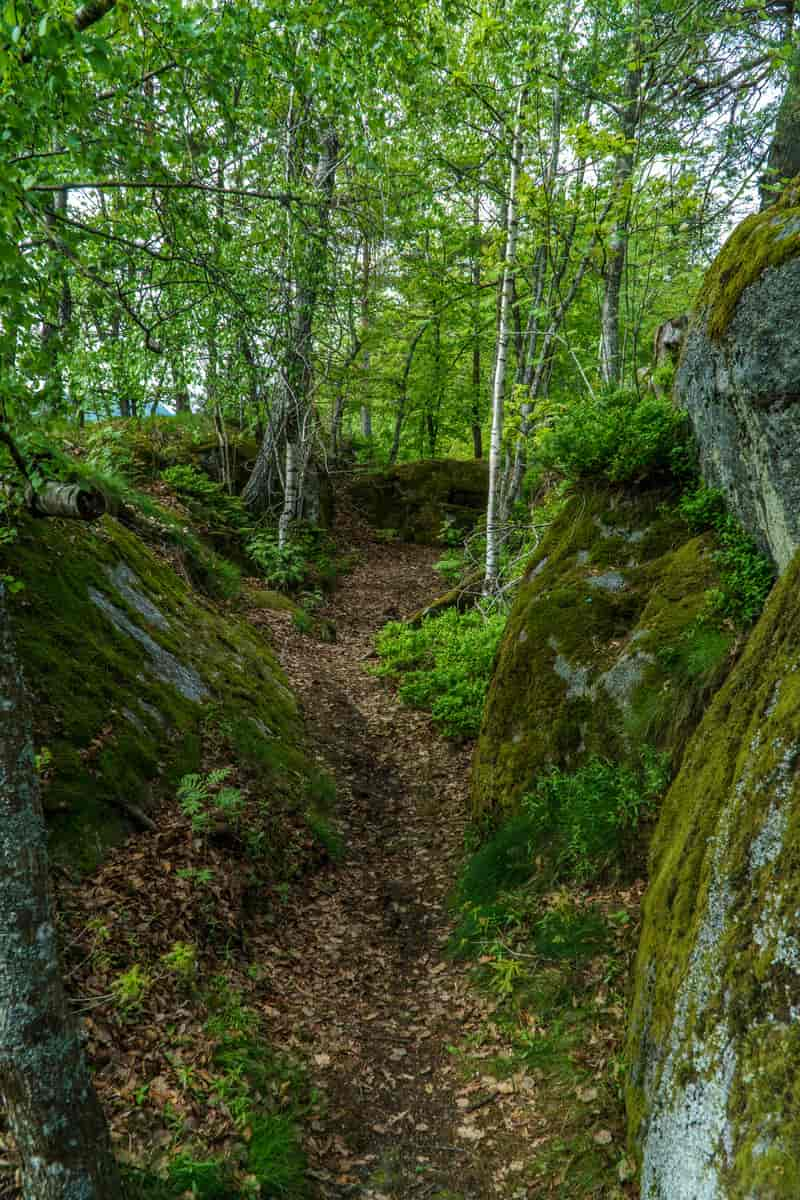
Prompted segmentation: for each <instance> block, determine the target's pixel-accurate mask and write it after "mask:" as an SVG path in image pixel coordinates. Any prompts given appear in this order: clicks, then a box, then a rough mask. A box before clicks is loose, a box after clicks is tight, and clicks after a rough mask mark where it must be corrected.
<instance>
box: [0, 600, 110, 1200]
mask: <svg viewBox="0 0 800 1200" xmlns="http://www.w3.org/2000/svg"><path fill="white" fill-rule="evenodd" d="M0 711H2V715H3V722H2V728H1V729H0V822H2V829H3V837H2V839H0V1092H2V1095H3V1098H4V1100H5V1104H6V1108H7V1112H8V1119H9V1122H10V1125H11V1128H12V1131H13V1133H14V1137H15V1138H16V1141H17V1147H18V1149H19V1152H20V1155H21V1157H22V1172H23V1189H24V1195H25V1198H26V1200H119V1197H120V1196H121V1195H122V1191H121V1183H120V1179H119V1175H118V1172H117V1167H116V1164H115V1162H114V1158H113V1155H112V1153H111V1145H110V1140H109V1135H108V1129H107V1126H106V1123H105V1119H104V1116H103V1112H102V1110H101V1108H100V1105H99V1103H98V1100H97V1097H96V1095H95V1092H94V1088H93V1087H92V1082H91V1079H90V1077H89V1072H88V1069H87V1066H86V1062H85V1059H84V1055H83V1051H82V1047H81V1042H80V1036H79V1033H78V1028H77V1026H76V1023H75V1021H74V1019H73V1018H72V1015H71V1013H70V1012H69V1009H68V1007H67V1001H66V997H65V995H64V989H63V986H62V983H61V974H60V970H59V962H58V953H57V948H56V931H55V919H54V912H53V903H52V898H51V894H50V889H49V882H48V873H47V844H46V833H45V825H44V818H43V816H42V808H41V803H40V799H39V788H38V780H37V775H36V766H35V761H34V754H33V746H32V744H31V737H30V723H29V719H28V711H27V704H26V698H25V690H24V684H23V678H22V671H21V668H20V665H19V662H18V659H17V656H16V651H15V648H14V642H13V638H12V633H11V628H10V624H9V619H8V615H7V612H6V608H5V597H4V593H3V588H2V585H0Z"/></svg>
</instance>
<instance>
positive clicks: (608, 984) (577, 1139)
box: [449, 748, 667, 1200]
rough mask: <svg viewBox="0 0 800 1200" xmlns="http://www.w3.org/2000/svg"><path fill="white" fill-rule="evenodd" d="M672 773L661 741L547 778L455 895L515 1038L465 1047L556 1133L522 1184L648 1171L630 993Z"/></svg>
mask: <svg viewBox="0 0 800 1200" xmlns="http://www.w3.org/2000/svg"><path fill="white" fill-rule="evenodd" d="M666 783H667V764H666V761H665V759H664V758H663V757H662V756H660V755H658V754H657V753H656V752H655V751H653V750H651V749H648V748H645V750H644V751H643V753H642V755H641V758H640V760H639V762H638V764H636V765H635V766H626V765H623V764H612V763H608V762H605V761H603V760H600V759H593V760H590V761H589V762H588V763H586V764H585V765H584V766H583V767H581V768H579V769H578V770H576V771H574V772H571V773H569V772H565V771H553V772H551V773H549V774H546V775H542V776H539V777H538V779H536V780H535V781H534V783H533V785H532V787H531V790H530V792H529V793H528V795H527V796H526V797H525V799H524V801H523V803H522V807H521V810H520V811H519V812H518V813H517V814H516V815H514V816H512V817H511V818H510V819H508V820H507V821H506V822H505V823H504V824H503V825H502V826H501V827H500V828H499V829H497V830H495V831H494V833H493V834H492V835H491V836H490V837H489V838H488V840H486V841H485V843H484V844H483V845H482V846H479V847H478V848H477V849H476V850H475V851H474V853H473V854H472V855H471V857H470V858H469V859H468V861H467V862H466V863H465V866H464V868H463V870H462V873H461V876H460V879H459V882H458V885H457V888H456V891H455V894H454V898H453V902H454V906H455V909H456V915H457V927H456V929H455V932H454V933H453V935H452V937H451V941H450V947H449V948H450V952H451V954H452V955H453V956H455V957H458V958H464V959H468V960H469V959H471V960H472V961H473V962H474V964H475V966H474V976H475V980H476V982H477V984H478V985H479V986H480V987H481V988H483V989H484V990H485V991H486V992H487V993H489V995H490V996H491V997H492V1000H493V1008H492V1015H491V1025H492V1027H493V1028H494V1030H495V1031H499V1032H500V1033H501V1034H502V1035H503V1039H504V1041H505V1044H506V1046H507V1047H508V1049H507V1050H506V1051H505V1053H504V1054H503V1055H502V1056H500V1057H498V1058H497V1059H495V1060H491V1059H490V1060H488V1061H487V1059H486V1057H485V1052H484V1051H483V1050H482V1049H481V1038H480V1035H478V1036H477V1037H474V1038H473V1043H472V1045H469V1044H468V1045H467V1046H465V1047H464V1048H463V1049H459V1051H458V1053H459V1054H460V1055H462V1056H463V1065H464V1069H465V1070H466V1071H467V1072H468V1073H472V1074H474V1075H475V1076H476V1077H479V1078H481V1080H482V1081H483V1080H484V1079H485V1076H486V1073H487V1069H488V1071H489V1072H490V1073H491V1074H493V1075H495V1076H496V1077H497V1078H498V1079H505V1078H508V1077H509V1076H510V1077H512V1078H513V1079H514V1081H515V1085H514V1086H518V1087H531V1086H532V1087H535V1090H536V1093H537V1097H538V1098H539V1100H538V1110H539V1113H540V1116H541V1120H542V1126H543V1127H544V1128H545V1129H547V1130H553V1129H555V1130H557V1136H548V1137H547V1138H543V1139H542V1145H541V1146H540V1147H538V1148H537V1153H536V1154H535V1155H533V1156H531V1158H530V1160H529V1161H528V1162H527V1163H526V1165H525V1174H524V1176H520V1183H521V1184H522V1183H523V1182H524V1183H526V1184H528V1185H529V1186H532V1187H533V1188H534V1189H539V1188H545V1189H546V1190H547V1193H548V1194H550V1192H551V1189H552V1188H553V1187H555V1188H556V1191H557V1194H558V1195H559V1196H561V1197H563V1198H564V1200H573V1198H574V1200H584V1198H585V1197H586V1196H588V1195H602V1196H603V1197H605V1198H606V1200H612V1198H614V1197H619V1198H621V1197H623V1196H626V1195H629V1194H630V1193H629V1191H628V1190H627V1185H628V1183H629V1181H630V1180H632V1178H633V1176H634V1174H635V1167H634V1164H633V1163H632V1161H631V1160H630V1159H629V1157H628V1155H627V1153H626V1150H625V1120H624V1106H623V1099H622V1084H623V1079H624V1063H623V1059H622V1044H623V1039H624V1013H625V1004H626V997H625V991H626V986H627V978H628V974H629V970H630V964H631V961H632V956H633V954H634V951H635V943H636V914H637V911H638V903H639V898H640V892H641V885H640V884H639V883H638V882H637V881H636V875H637V871H638V870H640V868H641V866H642V863H641V857H642V856H641V853H640V851H639V844H640V843H641V841H642V836H641V831H640V825H641V823H642V822H646V821H647V820H649V818H650V817H651V816H652V814H653V811H654V807H655V805H656V802H657V800H658V797H659V795H660V793H661V792H662V791H663V789H664V787H665V786H666ZM637 831H638V832H637ZM494 1040H496V1036H495V1037H494ZM473 1052H474V1053H475V1055H476V1057H475V1058H474V1061H473V1059H472V1057H471V1055H472V1053H473ZM536 1194H537V1195H539V1194H544V1191H542V1192H541V1193H540V1191H539V1190H536Z"/></svg>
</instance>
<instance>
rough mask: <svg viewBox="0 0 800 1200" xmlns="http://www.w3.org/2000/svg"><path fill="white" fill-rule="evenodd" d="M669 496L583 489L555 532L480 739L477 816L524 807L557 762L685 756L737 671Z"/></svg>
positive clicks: (707, 566) (703, 560) (536, 569)
mask: <svg viewBox="0 0 800 1200" xmlns="http://www.w3.org/2000/svg"><path fill="white" fill-rule="evenodd" d="M674 499H675V497H674V495H673V494H672V493H671V492H668V491H665V490H664V489H651V490H648V491H641V490H638V491H634V490H631V491H627V492H625V491H622V490H620V489H619V488H617V489H612V488H609V487H599V488H597V489H594V490H593V489H590V488H583V489H581V490H580V491H578V492H577V493H576V494H574V495H573V497H572V498H571V499H570V501H569V502H568V503H567V505H566V506H565V508H564V509H563V510H562V511H561V513H560V515H559V516H558V517H557V519H556V520H555V521H554V522H553V524H552V525H551V526H550V528H549V530H548V532H547V534H546V536H545V537H544V538H543V539H542V542H541V544H540V546H539V548H538V551H537V553H536V556H535V557H534V559H533V560H532V562H531V565H530V567H529V569H528V572H527V575H526V577H525V579H524V581H523V583H522V585H521V587H520V590H519V593H518V595H517V598H516V601H515V604H514V607H513V610H512V612H511V616H510V618H509V622H508V626H507V628H506V631H505V634H504V636H503V641H502V643H501V646H500V650H499V654H498V661H497V664H496V668H495V673H494V677H493V680H492V684H491V687H490V691H489V696H488V701H487V706H486V712H485V716H484V721H483V726H482V729H481V734H480V738H479V741H478V746H477V751H476V756H475V765H474V773H473V809H474V812H475V815H476V816H480V815H482V814H484V813H486V812H488V811H491V810H492V809H494V808H496V807H510V808H513V807H514V805H515V804H516V802H517V801H518V800H519V798H520V796H521V795H523V794H524V793H525V791H526V790H527V789H528V787H529V786H530V783H531V781H532V779H533V777H534V776H535V775H536V774H538V773H539V772H541V771H542V770H544V769H546V768H547V767H549V766H560V767H562V766H563V767H574V766H577V765H578V764H579V763H580V762H581V761H584V760H585V759H586V758H587V757H589V756H591V755H592V754H598V755H601V756H603V757H608V758H612V759H618V760H624V759H625V758H628V757H631V756H633V755H635V754H637V753H638V751H639V749H640V747H641V745H642V743H645V742H646V743H649V744H651V745H655V746H658V747H660V748H663V749H667V750H670V751H672V752H673V755H674V757H675V758H677V757H678V755H679V753H680V751H681V749H682V747H683V745H684V744H685V741H686V738H687V736H688V734H689V732H690V731H691V729H692V728H693V727H694V725H695V724H696V722H697V720H698V719H699V715H700V711H701V710H702V706H703V703H704V701H705V699H706V698H707V696H708V694H709V693H710V691H711V690H713V688H714V687H715V686H717V684H718V683H719V681H720V679H721V678H722V677H723V676H724V673H725V670H726V669H727V661H728V658H729V655H728V651H729V649H730V645H731V641H732V638H731V636H730V635H728V634H726V633H723V632H720V631H717V630H710V629H708V628H705V627H703V626H702V625H700V624H698V617H699V616H700V614H701V612H702V611H703V609H704V607H705V606H706V592H707V590H708V589H709V588H711V587H713V586H715V584H716V583H717V582H718V576H717V570H716V566H715V563H714V558H713V548H712V544H711V541H710V538H709V536H708V535H703V536H700V537H692V536H691V535H690V533H689V532H688V530H687V527H686V525H685V524H684V523H683V522H682V521H681V520H680V519H679V518H678V517H676V515H675V513H674V507H673V505H674Z"/></svg>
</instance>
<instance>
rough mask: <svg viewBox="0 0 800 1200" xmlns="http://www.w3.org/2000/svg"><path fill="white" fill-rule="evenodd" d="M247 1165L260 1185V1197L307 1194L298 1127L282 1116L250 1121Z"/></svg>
mask: <svg viewBox="0 0 800 1200" xmlns="http://www.w3.org/2000/svg"><path fill="white" fill-rule="evenodd" d="M247 1165H248V1168H249V1170H250V1172H251V1173H252V1174H253V1175H255V1176H256V1178H257V1179H258V1181H259V1183H260V1184H261V1192H262V1195H265V1196H275V1197H276V1200H284V1198H285V1200H300V1198H301V1197H303V1196H306V1195H308V1187H307V1184H306V1158H305V1154H304V1153H303V1150H302V1147H301V1144H300V1138H299V1136H298V1132H297V1127H296V1126H295V1124H294V1123H293V1121H292V1120H291V1118H290V1117H287V1116H285V1115H284V1114H282V1113H274V1114H271V1115H269V1116H265V1117H260V1118H257V1119H256V1120H255V1121H254V1122H253V1125H252V1134H251V1138H250V1146H249V1153H248V1159H247Z"/></svg>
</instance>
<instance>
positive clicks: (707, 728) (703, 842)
mask: <svg viewBox="0 0 800 1200" xmlns="http://www.w3.org/2000/svg"><path fill="white" fill-rule="evenodd" d="M798 587H800V557H795V559H794V560H793V562H792V564H791V565H790V567H789V568H788V569H787V571H786V572H785V574H784V577H783V579H782V580H781V581H780V582H779V584H778V586H777V587H776V589H775V590H774V592H773V594H772V597H771V598H770V601H769V603H768V605H767V608H766V610H765V612H764V614H763V616H762V617H761V620H760V622H759V624H758V625H757V627H756V629H755V630H754V632H753V634H752V635H751V637H750V640H749V642H748V644H747V647H746V649H745V652H744V654H743V656H742V658H741V660H740V661H739V663H738V664H737V665H736V666H735V668H734V669H733V671H732V672H731V674H730V676H729V678H728V680H727V682H726V683H725V684H724V686H723V687H722V688H721V690H720V691H719V692H718V693H717V695H716V696H715V698H714V700H713V702H712V704H711V706H710V707H709V709H708V711H707V713H706V715H705V717H704V719H703V721H702V723H701V724H700V726H699V728H698V729H697V731H696V733H695V734H694V736H693V738H692V740H691V742H690V744H689V746H688V748H687V750H686V753H685V756H684V759H683V765H682V767H681V770H680V773H679V775H678V777H677V778H676V780H675V782H674V784H673V786H672V788H671V790H670V792H669V794H668V796H667V798H666V801H665V804H664V807H663V811H662V816H661V819H660V823H659V826H658V829H657V832H656V835H655V839H654V843H653V846H652V878H651V884H650V889H649V892H648V895H647V900H646V904H645V911H644V925H643V933H642V939H641V945H640V949H639V955H638V962H637V967H636V973H635V994H634V1002H633V1012H632V1021H631V1027H630V1046H629V1061H630V1063H631V1075H630V1081H629V1085H628V1089H627V1100H628V1110H629V1118H630V1124H631V1130H632V1136H633V1140H634V1143H635V1146H636V1149H637V1152H638V1153H639V1154H640V1156H641V1158H642V1192H641V1194H642V1200H790V1198H791V1200H796V1197H798V1196H800V926H799V924H798V921H799V918H800V780H799V779H798V766H799V765H800V607H798V604H797V593H798Z"/></svg>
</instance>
